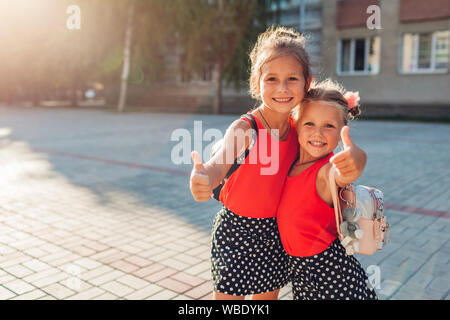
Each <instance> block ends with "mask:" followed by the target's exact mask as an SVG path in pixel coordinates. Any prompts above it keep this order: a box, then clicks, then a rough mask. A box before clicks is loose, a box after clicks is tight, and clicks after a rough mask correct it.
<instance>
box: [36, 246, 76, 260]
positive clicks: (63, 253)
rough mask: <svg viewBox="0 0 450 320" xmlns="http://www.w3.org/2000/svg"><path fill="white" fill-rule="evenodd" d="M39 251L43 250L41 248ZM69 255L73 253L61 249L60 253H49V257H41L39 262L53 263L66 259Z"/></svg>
mask: <svg viewBox="0 0 450 320" xmlns="http://www.w3.org/2000/svg"><path fill="white" fill-rule="evenodd" d="M37 249H39V250H42V249H41V248H37ZM42 251H45V250H42ZM68 255H73V253H72V252H70V251H69V250H64V249H61V250H60V251H58V252H53V253H48V254H47V255H44V256H42V257H39V260H41V261H43V262H47V263H48V262H52V261H55V260H58V259H61V258H64V257H65V256H68Z"/></svg>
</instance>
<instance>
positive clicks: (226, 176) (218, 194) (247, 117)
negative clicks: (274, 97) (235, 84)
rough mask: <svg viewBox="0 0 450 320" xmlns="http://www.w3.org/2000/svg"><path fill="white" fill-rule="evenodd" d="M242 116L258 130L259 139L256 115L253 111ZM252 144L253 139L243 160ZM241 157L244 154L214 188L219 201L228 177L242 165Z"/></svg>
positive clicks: (215, 197)
mask: <svg viewBox="0 0 450 320" xmlns="http://www.w3.org/2000/svg"><path fill="white" fill-rule="evenodd" d="M241 118H246V119H248V120H249V121H250V123H251V125H252V128H253V130H255V131H256V139H258V124H257V123H256V120H255V117H254V116H253V115H252V114H251V113H246V114H243V115H242V116H241ZM251 144H252V141H250V145H249V147H248V148H246V149H245V152H244V154H243V159H242V160H245V159H246V158H247V156H248V155H249V153H250V147H251ZM240 158H242V155H241V156H239V157H237V158H236V159H235V160H234V163H233V164H232V165H231V167H230V169H228V172H227V174H226V175H225V177H224V178H223V181H222V182H221V183H220V184H219V185H218V186H217V187H216V188H215V189H214V190H213V198H214V199H216V200H217V201H219V197H220V191H221V190H222V187H223V185H224V184H225V180H226V179H228V177H229V176H231V174H232V173H233V172H235V171H236V170H237V169H238V168H239V166H240V165H241V162H240V161H239V159H240Z"/></svg>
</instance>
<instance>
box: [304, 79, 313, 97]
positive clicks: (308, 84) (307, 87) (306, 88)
mask: <svg viewBox="0 0 450 320" xmlns="http://www.w3.org/2000/svg"><path fill="white" fill-rule="evenodd" d="M311 81H312V76H311V75H309V77H308V79H306V83H305V93H306V92H308V90H309V87H310V86H311Z"/></svg>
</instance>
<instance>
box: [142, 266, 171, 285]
mask: <svg viewBox="0 0 450 320" xmlns="http://www.w3.org/2000/svg"><path fill="white" fill-rule="evenodd" d="M177 272H178V270H175V269H172V268H164V269H162V270H160V271H157V272H154V273H152V274H150V275H148V276H146V277H145V278H144V279H145V280H147V281H150V282H152V283H156V282H158V281H160V280H162V279H164V278H167V277H169V276H171V275H173V274H175V273H177Z"/></svg>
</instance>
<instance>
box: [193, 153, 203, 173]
mask: <svg viewBox="0 0 450 320" xmlns="http://www.w3.org/2000/svg"><path fill="white" fill-rule="evenodd" d="M191 157H192V161H194V168H195V169H203V162H202V157H201V156H200V155H199V154H198V152H197V151H192V152H191Z"/></svg>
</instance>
